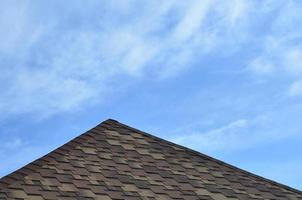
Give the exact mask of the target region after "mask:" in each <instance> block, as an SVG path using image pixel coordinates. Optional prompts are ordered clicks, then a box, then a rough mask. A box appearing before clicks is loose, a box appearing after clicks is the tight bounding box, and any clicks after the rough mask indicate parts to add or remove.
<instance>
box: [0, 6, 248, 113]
mask: <svg viewBox="0 0 302 200" xmlns="http://www.w3.org/2000/svg"><path fill="white" fill-rule="evenodd" d="M234 2H236V5H237V6H235V7H234V8H232V7H230V5H229V4H221V3H219V6H218V7H219V9H217V8H216V6H215V5H217V2H212V1H202V2H200V1H191V2H189V3H182V2H180V1H166V2H165V3H163V2H161V3H160V2H153V3H152V2H150V3H147V4H146V5H142V4H140V3H138V2H136V3H133V2H130V1H129V2H124V3H123V5H124V6H123V7H121V6H119V4H117V3H104V2H102V3H98V2H97V1H92V2H91V3H89V4H87V5H86V6H87V8H86V7H85V6H84V8H82V7H80V6H77V3H75V4H74V6H73V10H72V11H71V10H68V9H67V11H66V12H65V11H64V14H62V13H61V14H60V13H58V12H56V11H51V12H50V11H49V9H48V8H49V7H56V10H60V9H65V7H64V5H63V4H61V3H58V2H56V3H51V4H50V3H38V4H35V5H33V4H29V2H27V1H24V2H22V3H20V2H18V3H16V2H14V1H7V2H4V3H2V6H1V11H3V12H1V14H0V25H1V30H2V31H1V33H0V35H1V39H0V44H1V45H0V53H1V54H0V57H1V58H2V62H1V68H2V71H3V72H4V73H3V74H2V75H1V79H0V80H1V82H3V84H2V85H5V87H6V90H5V92H4V94H1V96H2V97H1V102H0V109H1V111H2V112H5V113H7V115H10V114H18V113H24V112H33V113H35V112H39V113H40V114H42V115H45V116H47V115H51V114H53V113H57V112H62V111H69V110H72V109H74V108H77V107H81V106H82V103H83V102H86V104H91V103H92V102H101V101H102V100H104V99H105V96H106V95H109V93H108V91H110V90H111V89H112V88H110V85H112V84H113V83H112V82H114V79H115V77H117V76H120V75H123V76H134V77H136V76H144V75H145V74H146V75H147V74H148V76H150V75H149V74H151V76H153V77H154V78H156V77H161V78H167V77H171V76H172V75H176V74H178V73H180V72H181V71H182V70H184V69H186V68H187V67H188V66H189V65H190V63H192V62H195V61H197V60H199V59H202V55H204V54H205V53H207V52H209V51H211V50H213V49H214V48H216V47H217V46H219V45H222V44H224V42H222V41H224V40H223V39H222V38H218V34H219V35H222V36H223V37H229V35H228V31H225V32H224V31H223V32H221V31H220V33H218V31H219V30H222V29H223V28H224V27H228V25H229V24H230V23H231V26H232V27H233V28H234V29H235V28H236V24H237V22H238V21H239V19H240V17H241V16H242V15H243V14H244V12H243V10H244V8H245V1H234ZM93 7H95V8H98V9H101V10H103V11H104V12H102V14H100V12H94V10H95V9H92V8H93ZM224 8H226V9H224ZM89 9H90V10H92V12H91V13H89V11H90V10H89ZM41 12H43V13H45V14H44V15H43V16H45V17H43V16H42V17H41V15H40V13H41ZM83 12H84V13H85V14H83ZM113 13H118V14H114V15H113ZM60 15H62V16H60ZM84 16H85V17H84ZM212 18H214V19H215V18H216V22H215V24H214V25H212V24H211V21H212ZM91 19H93V20H94V23H87V22H86V21H85V20H90V21H91ZM233 32H235V31H233ZM225 41H226V40H225ZM152 74H153V75H152ZM95 99H97V100H96V101H94V100H95ZM87 102H89V103H87Z"/></svg>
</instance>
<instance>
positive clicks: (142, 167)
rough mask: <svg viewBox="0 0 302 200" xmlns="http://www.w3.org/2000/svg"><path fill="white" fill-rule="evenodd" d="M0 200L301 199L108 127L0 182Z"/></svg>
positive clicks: (259, 180) (226, 167)
mask: <svg viewBox="0 0 302 200" xmlns="http://www.w3.org/2000/svg"><path fill="white" fill-rule="evenodd" d="M0 199H32V200H40V199H49V200H51V199H53V200H55V199H64V200H68V199H79V200H80V199H85V200H90V199H99V200H110V199H115V200H118V199H129V200H130V199H131V200H136V199H142V200H144V199H146V200H147V199H159V200H161V199H188V200H191V199H192V200H193V199H215V200H224V199H298V200H302V192H301V191H298V190H295V189H292V188H289V187H287V186H284V185H281V184H278V183H275V182H273V181H270V180H267V179H264V178H261V177H258V176H256V175H253V174H251V173H248V172H245V171H243V170H240V169H238V168H235V167H233V166H230V165H228V164H226V163H223V162H221V161H218V160H215V159H213V158H210V157H208V156H206V155H203V154H201V153H198V152H195V151H193V150H190V149H188V148H185V147H181V146H179V145H175V144H173V143H170V142H167V141H164V140H162V139H160V138H157V137H154V136H151V135H149V134H146V133H143V132H140V131H138V130H136V129H133V128H131V127H128V126H126V125H123V124H121V123H119V122H117V121H114V120H107V121H105V122H103V123H102V124H100V125H99V126H97V127H95V128H93V129H91V130H90V131H88V132H86V133H84V134H83V135H81V136H79V137H77V138H75V139H74V140H72V141H70V142H69V143H67V144H65V145H63V146H62V147H60V148H58V149H57V150H55V151H53V152H51V153H49V154H48V155H46V156H44V157H42V158H40V159H38V160H36V161H34V162H32V163H30V164H28V165H27V166H25V167H23V168H21V169H19V170H17V171H16V172H13V173H12V174H10V175H8V176H6V177H4V178H2V179H0Z"/></svg>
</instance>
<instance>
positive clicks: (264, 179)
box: [102, 119, 302, 195]
mask: <svg viewBox="0 0 302 200" xmlns="http://www.w3.org/2000/svg"><path fill="white" fill-rule="evenodd" d="M106 122H109V123H110V122H113V123H116V124H118V125H122V126H124V127H126V128H128V129H131V130H133V131H136V132H139V133H141V134H143V135H146V136H148V137H152V138H154V139H157V140H161V141H164V142H166V143H168V144H170V145H173V146H175V147H178V148H181V149H184V150H185V151H187V152H191V153H194V154H196V155H199V156H203V157H206V158H208V159H210V160H212V161H214V162H216V163H219V164H222V165H224V166H226V167H229V168H232V169H234V170H238V171H240V172H242V173H244V174H246V175H249V176H253V177H255V178H259V179H260V180H263V181H265V182H268V183H270V184H272V185H275V186H278V187H282V188H284V189H287V190H289V191H292V192H296V193H299V194H301V195H302V191H300V190H298V189H296V188H293V187H290V186H288V185H285V184H282V183H279V182H277V181H274V180H271V179H268V178H265V177H263V176H260V175H257V174H254V173H252V172H249V171H247V170H244V169H241V168H239V167H236V166H234V165H231V164H228V163H226V162H224V161H222V160H219V159H217V158H213V157H211V156H208V155H206V154H203V153H201V152H199V151H196V150H193V149H190V148H188V147H185V146H182V145H180V144H176V143H174V142H171V141H169V140H165V139H163V138H160V137H157V136H155V135H151V134H149V133H146V132H144V131H141V130H139V129H136V128H133V127H130V126H128V125H126V124H123V123H121V122H119V121H117V120H112V119H108V120H106V121H104V123H106ZM102 124H103V123H102Z"/></svg>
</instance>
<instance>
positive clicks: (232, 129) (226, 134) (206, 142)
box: [172, 119, 250, 151]
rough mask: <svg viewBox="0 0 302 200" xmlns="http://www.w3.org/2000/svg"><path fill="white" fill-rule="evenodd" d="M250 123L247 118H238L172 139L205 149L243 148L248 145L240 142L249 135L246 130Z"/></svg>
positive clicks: (195, 147)
mask: <svg viewBox="0 0 302 200" xmlns="http://www.w3.org/2000/svg"><path fill="white" fill-rule="evenodd" d="M249 123H250V122H249V121H248V120H247V119H238V120H236V121H233V122H230V123H229V124H226V125H224V126H222V127H219V128H216V129H213V130H210V131H207V132H205V133H198V132H193V133H188V134H185V135H182V136H178V137H176V138H174V139H172V141H174V142H175V143H179V144H182V145H185V146H189V147H191V148H194V149H200V150H203V151H205V150H206V151H211V150H221V149H223V150H226V149H228V150H229V149H233V148H235V149H236V148H241V147H242V145H246V144H240V143H242V139H243V138H245V137H246V138H248V137H249V136H248V135H245V133H246V131H245V130H244V129H247V127H248V126H249Z"/></svg>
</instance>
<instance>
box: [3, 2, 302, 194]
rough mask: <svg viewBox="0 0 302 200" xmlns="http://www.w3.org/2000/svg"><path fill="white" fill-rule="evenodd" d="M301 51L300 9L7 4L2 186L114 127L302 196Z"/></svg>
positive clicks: (282, 5)
mask: <svg viewBox="0 0 302 200" xmlns="http://www.w3.org/2000/svg"><path fill="white" fill-rule="evenodd" d="M300 24H301V25H300ZM301 47H302V2H301V1H299V0H297V1H293V0H292V1H290V0H288V1H285V0H259V1H245V0H230V1H218V0H217V1H216V0H212V1H208V0H203V1H199V0H196V1H180V0H178V1H177V0H175V1H173V0H166V1H156V0H154V1H135V0H132V1H131V0H129V1H127V0H123V1H114V2H113V1H94V0H88V1H85V2H84V1H76V0H73V1H59V0H58V1H13V0H4V1H1V3H0V69H1V73H0V89H1V93H0V112H1V115H0V177H1V176H4V175H6V174H8V173H10V172H12V171H14V170H16V169H18V168H20V167H21V166H23V165H24V164H26V163H28V162H30V161H33V160H34V159H37V158H39V157H40V156H42V155H44V154H46V153H48V152H49V151H51V150H53V149H54V148H57V147H59V146H60V145H62V144H64V143H65V142H67V141H69V140H70V139H72V138H74V137H76V136H78V135H79V134H81V133H83V132H84V131H86V130H88V129H90V128H92V127H94V126H95V125H97V124H98V123H100V122H102V121H103V120H105V119H107V118H113V119H116V120H119V121H120V122H122V123H126V124H128V125H130V126H133V127H136V128H139V129H141V130H144V131H146V132H149V133H152V134H154V135H157V136H159V137H162V138H165V139H168V140H171V141H173V142H176V143H179V144H182V145H185V146H187V147H190V148H193V149H195V150H198V151H200V152H203V153H206V154H209V155H211V156H214V157H216V158H218V159H221V160H224V161H226V162H229V163H231V164H233V165H236V166H238V167H241V168H243V169H246V170H249V171H251V172H254V173H256V174H259V175H262V176H265V177H267V178H270V179H273V180H276V181H278V182H281V183H284V184H287V185H290V186H292V187H295V188H298V189H300V190H301V189H302V171H301V166H302V156H301V154H302V148H301V143H302V123H301V122H302V121H301V119H302V48H301Z"/></svg>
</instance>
